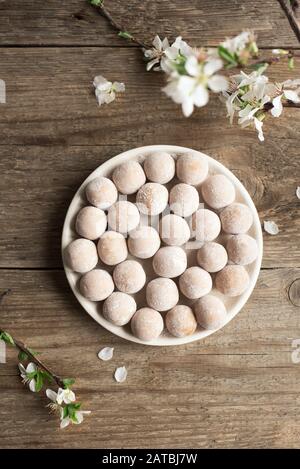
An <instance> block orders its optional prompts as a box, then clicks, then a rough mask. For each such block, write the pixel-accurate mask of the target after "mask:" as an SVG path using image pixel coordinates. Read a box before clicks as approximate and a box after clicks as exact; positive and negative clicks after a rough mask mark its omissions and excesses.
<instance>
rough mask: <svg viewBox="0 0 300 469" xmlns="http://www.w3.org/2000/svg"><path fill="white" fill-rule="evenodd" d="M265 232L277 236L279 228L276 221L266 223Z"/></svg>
mask: <svg viewBox="0 0 300 469" xmlns="http://www.w3.org/2000/svg"><path fill="white" fill-rule="evenodd" d="M264 230H265V231H266V232H267V233H269V234H270V235H277V234H278V233H279V228H278V226H277V225H276V223H275V222H274V221H264Z"/></svg>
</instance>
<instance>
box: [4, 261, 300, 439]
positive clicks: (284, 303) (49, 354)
mask: <svg viewBox="0 0 300 469" xmlns="http://www.w3.org/2000/svg"><path fill="white" fill-rule="evenodd" d="M299 277H300V269H287V268H284V269H275V270H263V271H262V272H261V274H260V277H259V281H258V284H257V287H256V288H255V290H254V293H253V295H252V296H251V299H250V301H249V302H248V303H247V305H246V307H245V308H244V309H243V311H242V312H241V313H240V314H239V315H238V316H237V317H236V318H235V320H234V321H232V322H231V323H230V324H228V325H227V326H226V327H225V328H224V329H223V330H222V331H220V332H218V333H216V334H214V335H213V336H211V337H208V338H206V339H205V340H203V341H200V342H195V343H192V344H189V345H186V346H185V345H184V346H180V347H176V348H175V347H171V348H169V347H165V348H156V347H151V346H147V347H146V346H140V345H138V344H133V343H130V342H126V341H124V340H121V339H119V338H117V337H115V336H113V335H111V334H110V333H109V332H107V331H105V330H104V329H102V328H101V327H100V326H98V325H97V324H96V323H95V322H94V321H92V319H90V318H89V316H88V315H87V314H86V313H85V312H84V311H83V310H82V308H81V307H80V306H79V304H78V303H77V302H76V301H75V299H74V297H73V295H72V294H71V292H70V290H69V288H68V286H67V282H66V279H65V277H64V274H63V273H62V272H60V271H49V272H45V271H43V272H32V271H26V270H25V271H22V272H20V271H14V270H12V271H9V272H2V276H1V283H0V290H3V289H4V288H7V287H11V288H12V293H11V294H10V295H9V296H8V297H6V299H5V302H4V303H3V307H2V311H1V323H2V325H3V326H4V327H5V328H7V329H8V330H9V331H11V332H12V333H14V334H15V335H16V336H19V337H21V338H22V339H24V340H25V341H27V342H28V344H30V345H31V346H32V347H33V348H34V349H35V350H39V351H40V352H42V355H41V357H42V358H45V360H46V361H47V363H48V365H49V366H51V367H52V368H53V369H55V370H56V371H57V372H59V373H60V374H61V375H63V376H70V375H74V376H75V375H76V376H77V378H78V381H77V383H76V390H77V392H78V396H80V398H81V399H82V400H83V401H84V404H85V407H86V408H87V409H91V410H92V411H93V413H92V415H91V416H89V417H87V419H86V421H85V422H84V424H83V425H82V426H80V427H76V428H74V427H73V428H70V429H68V430H67V431H66V432H63V433H62V432H60V431H59V430H58V429H57V421H56V420H55V418H54V417H53V416H49V415H48V411H47V409H45V408H44V405H46V403H47V402H46V399H45V398H43V397H42V396H39V395H38V396H37V395H32V394H31V393H29V392H24V390H23V389H22V384H21V382H20V379H19V376H18V372H17V369H16V365H15V358H14V356H13V354H14V352H13V351H12V350H11V351H10V352H9V354H8V363H7V364H6V365H0V393H1V402H2V406H1V414H2V418H1V421H2V423H1V447H3V448H7V447H14V446H15V445H17V446H21V447H36V448H39V447H57V446H59V447H72V448H73V447H105V448H109V447H110V448H111V447H113V448H114V447H126V448H128V447H151V446H152V447H159V448H170V447H171V448H173V447H188V448H192V447H195V448H201V447H215V446H219V447H220V446H221V447H247V446H251V447H252V446H254V447H281V446H283V447H286V446H289V447H297V446H298V445H299V435H300V416H299V412H298V407H299V402H298V401H299V386H300V374H299V366H300V365H297V364H293V363H292V361H291V352H292V350H293V349H292V340H293V339H295V338H298V337H299V333H300V323H299V312H300V309H299V307H296V306H294V305H293V304H292V303H291V302H290V300H289V298H288V294H287V291H288V288H289V286H290V284H291V283H292V282H293V281H294V280H295V279H298V278H299ZM262 305H263V308H262ZM275 305H276V307H275ZM107 345H110V346H113V347H115V354H114V359H113V360H112V361H111V362H107V363H103V362H100V361H99V360H98V359H97V357H96V354H97V352H98V351H99V350H100V349H101V347H103V346H107ZM121 365H126V367H127V368H128V380H127V381H126V383H124V384H121V385H120V384H117V383H115V382H114V380H113V376H112V375H113V372H114V369H115V367H116V366H121ZM28 429H30V431H29V430H28ZM254 429H255V432H254Z"/></svg>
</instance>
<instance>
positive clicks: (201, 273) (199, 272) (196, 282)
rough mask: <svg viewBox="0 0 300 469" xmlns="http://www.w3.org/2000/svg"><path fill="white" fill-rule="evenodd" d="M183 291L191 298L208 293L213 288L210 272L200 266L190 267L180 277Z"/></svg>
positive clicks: (180, 286) (180, 285)
mask: <svg viewBox="0 0 300 469" xmlns="http://www.w3.org/2000/svg"><path fill="white" fill-rule="evenodd" d="M179 288H180V290H181V292H182V293H183V294H184V295H185V296H186V297H187V298H189V299H190V300H195V299H196V298H200V297H201V296H204V295H207V293H209V292H210V290H211V289H212V279H211V276H210V275H209V273H208V272H206V271H205V270H203V269H201V268H200V267H196V266H194V267H189V268H188V269H187V270H186V271H185V272H184V273H183V274H182V275H181V277H180V279H179Z"/></svg>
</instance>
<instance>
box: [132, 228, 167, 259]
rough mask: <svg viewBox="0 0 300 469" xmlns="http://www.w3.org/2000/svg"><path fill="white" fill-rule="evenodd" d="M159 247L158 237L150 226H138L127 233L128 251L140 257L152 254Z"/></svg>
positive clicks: (143, 257) (146, 257)
mask: <svg viewBox="0 0 300 469" xmlns="http://www.w3.org/2000/svg"><path fill="white" fill-rule="evenodd" d="M159 247H160V237H159V234H158V233H157V231H156V230H155V229H154V228H153V227H152V226H138V227H137V228H136V229H135V230H133V231H131V232H130V233H129V238H128V248H129V251H130V253H131V254H132V255H133V256H135V257H139V258H140V259H148V258H149V257H152V256H154V254H155V253H156V251H157V250H158V249H159Z"/></svg>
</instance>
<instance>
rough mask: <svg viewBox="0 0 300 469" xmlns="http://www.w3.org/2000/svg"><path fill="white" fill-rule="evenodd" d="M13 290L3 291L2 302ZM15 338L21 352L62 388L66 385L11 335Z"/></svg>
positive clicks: (0, 299)
mask: <svg viewBox="0 0 300 469" xmlns="http://www.w3.org/2000/svg"><path fill="white" fill-rule="evenodd" d="M10 292H11V290H10V289H7V290H5V291H4V292H3V293H1V295H0V304H1V302H2V301H3V299H4V298H5V296H6V295H8V294H9V293H10ZM2 332H6V331H4V330H3V329H0V334H1V333H2ZM11 337H12V338H13V341H14V344H15V346H16V347H17V349H18V350H20V351H21V352H24V353H25V354H26V355H27V357H28V358H29V359H30V361H32V362H33V363H35V364H36V365H37V366H38V367H39V368H42V369H43V370H44V371H46V372H47V373H48V374H49V375H51V377H52V378H53V379H54V381H55V382H56V384H57V385H58V387H60V388H64V387H65V385H64V382H63V379H62V378H61V377H60V376H58V375H56V374H55V373H53V371H52V370H50V368H48V366H46V365H45V364H44V363H43V362H42V361H41V360H39V359H38V358H37V357H36V356H35V354H34V353H33V352H32V351H31V350H30V349H28V348H27V347H26V345H25V344H24V343H23V342H21V341H20V340H18V339H15V337H13V336H11Z"/></svg>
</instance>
